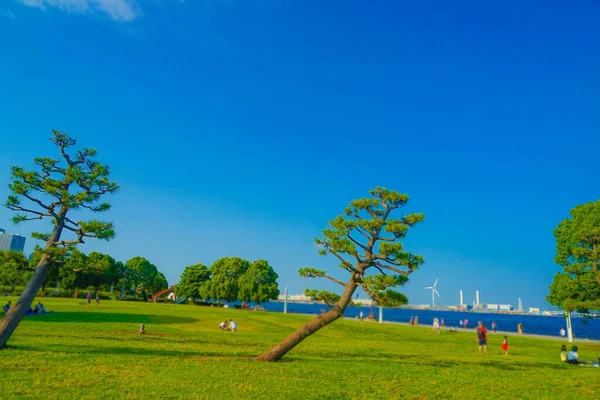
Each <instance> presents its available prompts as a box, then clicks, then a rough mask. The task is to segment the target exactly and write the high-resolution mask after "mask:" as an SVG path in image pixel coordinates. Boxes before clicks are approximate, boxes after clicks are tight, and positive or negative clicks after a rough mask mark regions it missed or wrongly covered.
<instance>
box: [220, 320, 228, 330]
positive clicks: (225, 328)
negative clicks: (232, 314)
mask: <svg viewBox="0 0 600 400" xmlns="http://www.w3.org/2000/svg"><path fill="white" fill-rule="evenodd" d="M219 329H220V330H222V331H226V330H227V320H225V321H223V322H221V323H220V324H219Z"/></svg>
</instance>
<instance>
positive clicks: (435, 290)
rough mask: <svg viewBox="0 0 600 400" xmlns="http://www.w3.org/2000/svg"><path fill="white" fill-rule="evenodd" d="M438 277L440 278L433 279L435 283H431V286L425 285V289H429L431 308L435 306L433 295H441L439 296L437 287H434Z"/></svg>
mask: <svg viewBox="0 0 600 400" xmlns="http://www.w3.org/2000/svg"><path fill="white" fill-rule="evenodd" d="M438 279H440V278H437V279H436V280H435V283H434V284H433V286H427V287H426V288H425V289H431V308H434V307H435V295H436V294H437V295H438V298H439V297H441V296H440V293H439V292H438V291H437V289H436V288H435V287H436V285H437V283H438Z"/></svg>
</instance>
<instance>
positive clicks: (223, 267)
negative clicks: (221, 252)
mask: <svg viewBox="0 0 600 400" xmlns="http://www.w3.org/2000/svg"><path fill="white" fill-rule="evenodd" d="M249 267H250V263H249V262H248V261H246V260H242V259H241V258H239V257H224V258H220V259H218V260H217V261H215V262H214V263H213V265H212V266H211V267H210V274H211V279H210V281H209V283H208V284H207V292H208V294H210V298H211V299H213V300H215V301H220V300H225V301H227V302H231V301H234V300H237V299H238V292H239V278H240V277H241V276H242V275H243V274H244V273H245V272H246V271H247V270H248V268H249Z"/></svg>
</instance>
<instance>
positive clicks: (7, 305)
mask: <svg viewBox="0 0 600 400" xmlns="http://www.w3.org/2000/svg"><path fill="white" fill-rule="evenodd" d="M10 305H11V301H10V300H9V301H8V303H6V304H5V305H4V312H8V310H10Z"/></svg>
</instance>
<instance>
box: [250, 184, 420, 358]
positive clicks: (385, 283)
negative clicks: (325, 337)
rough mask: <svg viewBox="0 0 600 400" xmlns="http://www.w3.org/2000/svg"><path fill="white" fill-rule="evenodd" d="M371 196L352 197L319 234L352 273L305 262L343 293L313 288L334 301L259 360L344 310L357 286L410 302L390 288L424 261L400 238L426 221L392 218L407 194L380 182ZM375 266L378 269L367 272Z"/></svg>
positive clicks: (378, 296) (308, 273)
mask: <svg viewBox="0 0 600 400" xmlns="http://www.w3.org/2000/svg"><path fill="white" fill-rule="evenodd" d="M369 193H370V194H371V196H372V197H370V198H363V199H359V200H354V201H352V202H351V203H350V205H349V206H348V207H347V208H346V209H345V210H344V215H341V216H339V217H337V218H336V219H334V220H332V221H329V225H330V228H327V229H325V230H323V238H322V239H316V242H317V245H319V246H320V247H321V250H320V252H319V253H320V254H321V255H327V254H331V255H333V256H334V257H336V258H337V259H338V260H339V262H340V264H339V266H340V268H342V269H343V270H344V271H345V272H346V273H348V274H349V275H350V278H349V280H348V281H347V282H343V281H341V280H339V279H337V278H335V277H333V276H331V275H328V274H327V273H326V272H325V271H324V270H319V269H315V268H302V269H301V270H300V274H301V275H302V276H304V277H306V278H317V277H318V278H326V279H329V280H330V281H332V282H334V283H336V284H338V285H340V286H342V287H343V288H344V292H343V294H342V295H341V296H340V297H339V300H338V299H337V297H335V296H332V294H331V293H330V292H319V291H314V292H309V293H311V294H313V295H314V296H316V297H317V298H318V297H321V298H323V299H324V300H325V298H326V299H327V302H328V303H333V302H334V301H336V300H337V302H336V303H335V305H333V304H332V305H333V307H332V308H331V310H329V311H328V312H326V313H323V314H320V315H319V316H317V317H316V318H314V319H313V320H311V321H310V322H308V323H307V324H305V325H304V326H302V327H301V328H299V329H298V330H296V331H295V332H294V333H292V334H291V335H290V336H288V337H287V338H286V339H285V340H284V341H282V342H281V343H279V344H278V345H276V346H275V347H273V348H272V349H270V350H268V351H266V352H265V353H263V354H262V355H260V356H259V357H257V358H256V360H259V361H277V360H279V359H281V357H283V356H284V355H285V354H287V353H288V352H289V351H290V350H292V349H293V348H294V347H295V346H297V345H298V344H299V343H300V342H302V340H304V339H305V338H306V337H308V336H309V335H312V334H313V333H315V332H317V331H318V330H319V329H321V328H322V327H324V326H326V325H328V324H330V323H332V322H333V321H335V320H336V319H338V318H340V317H341V316H343V315H344V311H345V310H346V307H347V306H348V305H349V304H350V303H351V301H352V295H353V293H354V291H355V290H356V289H357V288H359V287H360V288H362V289H363V290H364V291H365V293H366V294H367V295H369V296H370V297H371V298H372V299H373V300H375V301H377V302H379V303H380V304H384V305H396V304H402V303H404V302H406V297H405V296H404V295H402V294H401V293H398V292H395V291H393V290H392V289H391V288H393V287H396V286H398V285H402V284H404V283H405V282H406V281H407V279H408V278H407V276H408V275H410V274H411V273H412V272H413V271H414V270H416V269H417V268H418V267H419V265H421V264H422V263H423V258H422V257H421V256H419V255H414V254H412V253H410V252H407V251H405V250H404V248H403V246H402V243H401V242H400V239H402V238H404V237H405V236H406V233H407V232H408V229H409V228H410V227H412V226H413V225H415V224H417V223H419V222H421V221H423V218H424V215H423V214H408V215H404V216H401V217H399V218H397V219H391V218H390V214H391V213H392V211H394V210H395V209H396V208H399V207H401V206H403V205H405V204H406V203H407V202H408V196H407V195H405V194H400V193H397V192H394V191H391V190H387V189H384V188H380V187H377V188H375V189H374V190H371V191H370V192H369ZM373 270H375V271H376V273H375V274H371V275H367V274H368V273H371V272H372V271H373Z"/></svg>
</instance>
